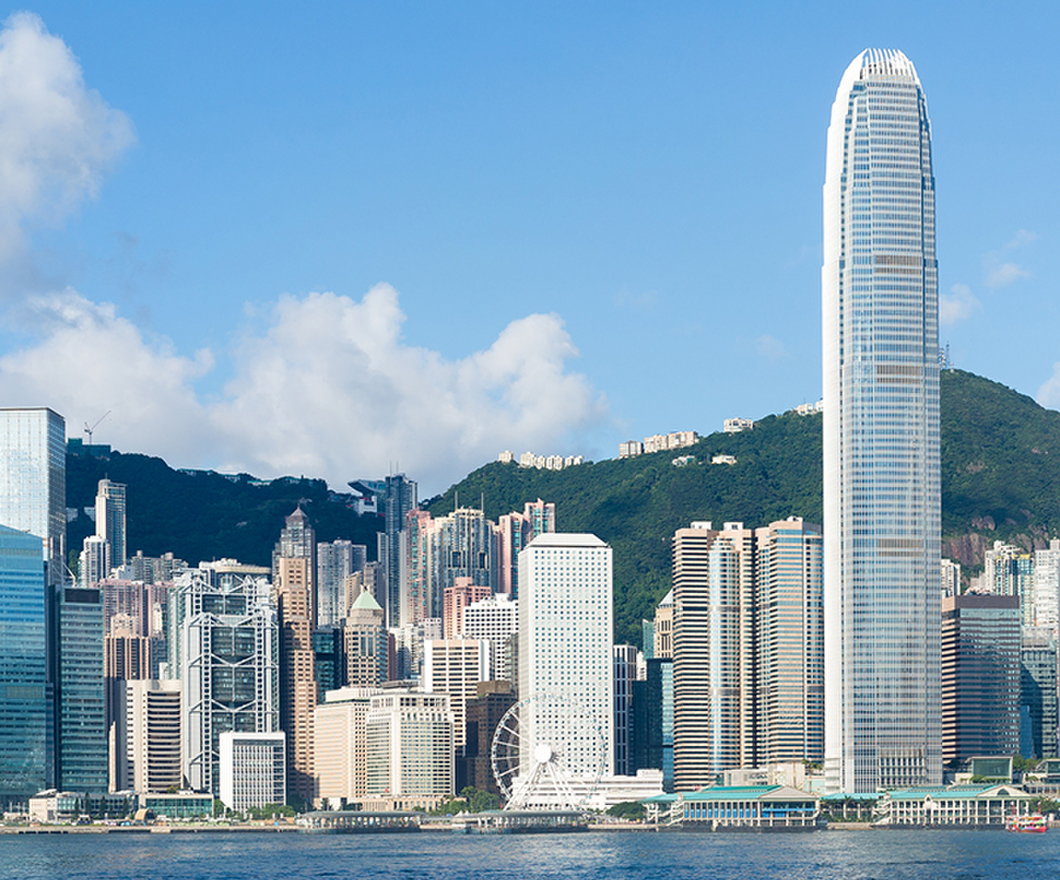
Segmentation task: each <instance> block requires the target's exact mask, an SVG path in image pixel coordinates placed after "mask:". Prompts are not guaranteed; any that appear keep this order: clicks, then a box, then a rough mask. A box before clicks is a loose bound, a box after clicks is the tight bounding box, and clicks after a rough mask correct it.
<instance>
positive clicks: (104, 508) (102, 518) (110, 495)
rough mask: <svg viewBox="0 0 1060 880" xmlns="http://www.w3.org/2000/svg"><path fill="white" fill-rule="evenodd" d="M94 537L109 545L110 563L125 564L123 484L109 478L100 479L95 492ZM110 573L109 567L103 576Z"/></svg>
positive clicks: (115, 564) (114, 564) (126, 553)
mask: <svg viewBox="0 0 1060 880" xmlns="http://www.w3.org/2000/svg"><path fill="white" fill-rule="evenodd" d="M96 537H97V538H102V539H103V540H104V541H106V542H107V544H108V545H109V546H110V565H111V567H117V566H119V565H124V564H125V559H126V557H127V556H128V552H127V548H126V540H125V486H124V485H122V484H121V483H115V482H112V481H111V480H100V481H99V488H98V490H97V492H96ZM109 575H110V569H109V568H108V569H107V573H106V574H105V575H104V577H107V576H109Z"/></svg>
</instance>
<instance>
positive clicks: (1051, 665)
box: [998, 627, 1058, 758]
mask: <svg viewBox="0 0 1060 880" xmlns="http://www.w3.org/2000/svg"><path fill="white" fill-rule="evenodd" d="M1056 663H1057V656H1056V639H1055V637H1054V636H1053V633H1052V630H1050V629H1048V628H1046V627H1041V628H1039V627H1024V628H1023V635H1022V640H1021V649H1020V688H1019V695H1020V749H1019V750H1020V754H1022V755H1023V757H1025V758H1055V757H1056V756H1057V747H1056V746H1057V744H1056V731H1057V722H1058V717H1057V692H1056V687H1057V681H1056ZM998 754H1006V755H1008V754H1012V752H998Z"/></svg>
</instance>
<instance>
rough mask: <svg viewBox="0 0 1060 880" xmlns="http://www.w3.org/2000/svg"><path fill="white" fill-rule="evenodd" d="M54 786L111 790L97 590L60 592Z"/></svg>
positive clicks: (71, 789)
mask: <svg viewBox="0 0 1060 880" xmlns="http://www.w3.org/2000/svg"><path fill="white" fill-rule="evenodd" d="M58 623H59V635H58V640H57V642H58V646H59V657H58V659H59V663H58V667H59V680H58V689H57V699H56V705H57V709H58V714H57V717H58V721H59V723H58V749H57V751H56V787H57V788H59V789H60V790H62V791H92V792H103V791H106V790H107V782H108V775H109V774H108V767H109V762H108V737H107V706H106V691H105V685H104V660H103V604H102V601H101V598H100V591H99V590H98V589H88V590H85V589H81V588H80V587H63V588H61V589H60V590H59V609H58Z"/></svg>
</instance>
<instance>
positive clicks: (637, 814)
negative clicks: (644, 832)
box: [607, 801, 647, 821]
mask: <svg viewBox="0 0 1060 880" xmlns="http://www.w3.org/2000/svg"><path fill="white" fill-rule="evenodd" d="M646 812H647V808H646V807H645V806H644V804H642V803H640V802H639V801H622V803H620V804H615V805H614V806H613V807H611V809H609V810H608V811H607V815H608V816H614V817H615V818H616V819H630V820H633V821H639V820H641V819H643V818H644V814H645V813H646Z"/></svg>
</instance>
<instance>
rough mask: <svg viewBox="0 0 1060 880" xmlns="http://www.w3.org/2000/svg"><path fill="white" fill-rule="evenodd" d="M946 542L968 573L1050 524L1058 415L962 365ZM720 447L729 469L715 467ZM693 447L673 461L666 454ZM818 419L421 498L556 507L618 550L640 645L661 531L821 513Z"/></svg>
mask: <svg viewBox="0 0 1060 880" xmlns="http://www.w3.org/2000/svg"><path fill="white" fill-rule="evenodd" d="M941 398H942V400H941V415H942V426H941V427H942V525H943V537H944V540H943V552H944V554H945V555H946V556H948V557H950V558H952V559H956V560H958V561H960V562H961V563H962V564H963V565H964V566H967V567H968V568H970V569H973V570H974V569H976V568H978V567H980V566H981V565H982V560H983V555H982V554H983V550H984V549H986V548H989V547H990V546H991V545H992V542H993V541H994V540H996V539H1004V540H1009V541H1013V542H1015V543H1018V544H1021V545H1023V546H1024V547H1026V548H1027V549H1032V548H1035V547H1044V546H1046V541H1047V536H1048V535H1051V534H1055V533H1056V532H1057V531H1058V530H1060V413H1058V412H1055V411H1053V410H1047V409H1044V408H1043V407H1041V406H1039V405H1038V404H1037V403H1035V402H1034V400H1032V399H1031V398H1029V397H1026V396H1024V395H1022V394H1017V393H1016V392H1015V391H1012V390H1011V389H1009V388H1006V387H1005V386H1003V385H1000V384H998V383H997V382H991V381H990V380H989V379H984V378H982V377H980V376H976V375H973V374H972V373H966V372H963V371H961V370H947V371H945V372H944V373H943V375H942V388H941ZM718 453H725V454H729V455H733V456H735V457H736V459H737V461H736V464H735V465H731V466H730V465H712V464H710V460H711V457H712V456H713V455H716V454H718ZM678 455H694V456H695V457H696V460H695V463H690V464H686V465H684V466H681V467H677V466H674V465H673V464H671V461H672V460H673V459H674V458H676V457H677V456H678ZM821 490H822V462H821V416H820V415H813V416H797V415H795V414H786V415H780V416H767V417H766V418H764V419H761V420H760V421H757V422H756V423H755V427H754V430H753V431H746V432H743V433H740V434H723V433H716V434H711V435H710V436H708V437H705V438H703V439H702V440H700V442H699V443H698V444H697V445H695V446H692V447H689V448H687V449H682V450H680V452H675V451H669V452H658V453H655V454H652V455H643V456H639V457H637V458H632V459H625V460H608V461H601V462H597V463H595V464H583V465H579V466H577V467H573V468H568V469H566V470H562V471H544V470H536V469H533V468H519V467H518V466H516V465H514V464H500V463H493V464H488V465H486V466H485V467H482V468H479V469H478V470H476V471H474V472H473V473H471V474H469V475H468V476H467V477H466V478H465V479H464V480H462V481H461V482H460V483H458V484H457V485H455V486H453V487H452V488H451V489H450V490H449V491H448V492H446V493H445V494H444V495H443V496H441V497H440V498H439V499H437V500H435V501H434V502H433V503H432V504H431V511H432V513H435V514H443V513H448V512H449V511H450V510H452V509H453V506H454V500H455V496H456V495H457V494H459V495H460V497H461V498H463V499H465V503H468V502H471V503H478V500H479V498H480V496H481V497H482V498H484V499H485V507H486V515H487V516H489V517H491V518H495V517H497V516H499V515H500V514H502V513H507V512H509V511H511V510H521V509H522V505H523V503H524V502H525V501H528V500H533V499H535V498H539V497H540V498H543V499H545V500H546V501H554V502H555V503H556V520H557V528H559V529H560V530H562V531H587V532H593V533H594V534H596V535H598V536H600V537H601V538H603V539H604V540H606V541H607V542H608V543H610V544H611V547H612V548H613V550H614V574H615V638H616V639H617V640H620V641H623V642H630V643H633V644H639V642H640V621H641V619H642V618H645V617H650V616H651V610H652V607H653V605H654V604H655V603H656V602H658V600H659V599H661V598H662V596H663V595H665V593H666V591H667V590H668V589H669V588H670V537H671V535H672V534H673V533H674V531H675V530H676V529H678V528H682V527H685V526H687V525H688V524H689V523H690V522H692V521H693V520H711V521H713V522H715V523H719V524H720V523H722V522H728V521H740V522H743V523H745V524H746V525H747V526H748V527H755V526H762V525H767V524H768V523H770V522H772V521H773V520H777V519H783V518H784V517H788V516H801V517H803V518H804V519H806V520H807V521H809V522H814V523H820V522H821V519H822V515H821V503H822V502H821Z"/></svg>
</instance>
